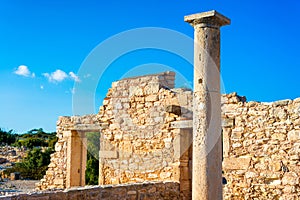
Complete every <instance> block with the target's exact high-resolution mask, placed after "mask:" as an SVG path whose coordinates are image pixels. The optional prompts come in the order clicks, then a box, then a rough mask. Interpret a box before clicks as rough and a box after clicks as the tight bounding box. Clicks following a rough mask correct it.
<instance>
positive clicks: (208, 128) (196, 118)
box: [184, 10, 230, 200]
mask: <svg viewBox="0 0 300 200" xmlns="http://www.w3.org/2000/svg"><path fill="white" fill-rule="evenodd" d="M184 20H185V21H186V22H188V23H190V24H191V25H192V26H193V27H194V29H195V32H194V99H193V106H194V107H193V174H192V199H193V200H208V199H209V200H219V199H222V143H221V96H220V27H221V26H223V25H228V24H230V20H229V19H228V18H226V17H225V16H223V15H221V14H219V13H218V12H216V11H214V10H213V11H208V12H203V13H199V14H193V15H189V16H185V18H184Z"/></svg>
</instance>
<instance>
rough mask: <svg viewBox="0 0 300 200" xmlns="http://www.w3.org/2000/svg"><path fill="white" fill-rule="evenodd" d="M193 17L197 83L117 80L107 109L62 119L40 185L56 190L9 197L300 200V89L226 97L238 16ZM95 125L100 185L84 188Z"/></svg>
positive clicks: (160, 77)
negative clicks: (229, 29) (266, 99)
mask: <svg viewBox="0 0 300 200" xmlns="http://www.w3.org/2000/svg"><path fill="white" fill-rule="evenodd" d="M185 21H186V22H188V23H190V24H191V25H192V26H193V27H194V29H195V51H194V91H193V92H192V91H191V90H187V89H174V80H175V73H174V72H164V73H160V74H154V75H148V76H141V77H135V78H129V79H123V80H120V81H117V82H114V83H113V84H112V88H111V89H109V91H108V93H107V96H106V98H105V99H104V101H103V105H102V106H101V107H100V110H99V113H97V114H95V115H86V116H72V117H60V118H59V120H58V123H57V136H58V142H57V143H56V146H55V151H56V152H55V153H54V154H52V155H51V163H50V165H49V168H48V171H47V172H46V175H45V176H44V178H43V179H42V180H41V181H40V183H39V184H38V185H37V187H38V189H40V190H54V191H46V192H42V193H37V194H32V195H30V194H24V195H20V196H17V197H16V196H14V197H8V198H9V199H35V200H36V199H80V200H82V199H90V200H94V199H103V200H108V199H110V200H111V199H170V200H175V199H194V200H206V199H212V200H215V199H223V198H224V199H279V200H293V199H295V200H296V199H299V196H300V185H299V175H300V157H299V154H300V98H297V99H295V100H283V101H277V102H273V103H259V102H247V101H246V98H245V97H241V96H238V95H237V94H236V93H232V94H227V95H223V96H222V98H221V96H220V90H219V89H220V84H219V83H220V79H219V78H220V77H219V76H220V74H219V70H220V27H221V26H223V25H228V24H230V20H229V19H228V18H226V17H225V16H223V15H221V14H219V13H218V12H216V11H209V12H204V13H200V14H194V15H190V16H186V17H185ZM193 105H195V106H193ZM209 120H210V121H209ZM221 123H222V125H221ZM221 131H222V135H218V133H219V132H221ZM90 132H99V133H100V137H99V143H100V145H99V149H100V151H99V184H100V185H99V186H93V187H86V188H77V187H78V186H84V185H85V169H86V160H87V137H86V136H87V134H88V133H90ZM97 140H98V139H97ZM212 141H215V143H212ZM210 147H211V149H210ZM202 151H203V152H202ZM203 153H204V155H205V156H204V157H201V154H203ZM222 155H223V156H222ZM192 165H194V166H192ZM221 171H222V173H221ZM222 176H223V184H224V185H223V186H222ZM74 187H75V188H74ZM66 188H71V189H66ZM72 188H73V189H72ZM56 189H66V190H56ZM6 199H7V198H6Z"/></svg>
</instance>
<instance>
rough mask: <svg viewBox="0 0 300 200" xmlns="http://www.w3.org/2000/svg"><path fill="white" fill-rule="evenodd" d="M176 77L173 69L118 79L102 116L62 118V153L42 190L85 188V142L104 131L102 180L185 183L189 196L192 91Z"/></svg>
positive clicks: (59, 150)
mask: <svg viewBox="0 0 300 200" xmlns="http://www.w3.org/2000/svg"><path fill="white" fill-rule="evenodd" d="M174 80H175V73H173V72H165V73H162V74H155V75H148V76H142V77H135V78H129V79H123V80H120V81H117V82H114V83H112V88H111V89H109V91H108V93H107V96H106V98H105V99H104V101H103V106H101V107H100V110H99V113H98V114H97V115H87V116H82V117H80V116H73V117H60V118H59V120H58V123H57V136H58V138H59V139H58V142H57V144H56V146H55V150H56V152H55V153H54V154H53V155H52V156H51V164H50V165H49V169H48V171H47V173H46V175H45V177H44V178H43V179H42V180H41V182H40V183H39V184H38V189H41V190H45V189H53V188H68V187H71V186H76V185H82V186H83V185H84V184H85V183H84V180H83V179H84V173H83V171H84V170H85V166H83V165H82V162H86V160H85V155H83V154H84V151H86V149H85V150H84V145H82V144H81V142H83V141H84V140H85V137H84V134H85V133H86V132H87V131H92V130H93V131H97V130H98V131H99V132H100V152H99V162H100V164H99V172H100V174H99V184H101V185H102V184H104V185H107V184H123V183H136V182H144V181H177V182H179V181H180V182H182V184H181V187H180V190H181V191H182V192H181V193H182V194H181V195H182V196H186V197H188V196H189V195H190V189H191V184H190V181H191V176H190V169H191V162H190V161H191V149H190V148H189V146H190V144H191V133H192V132H191V131H192V130H191V127H190V126H189V127H187V125H189V124H191V119H192V111H191V110H192V92H191V91H190V90H186V89H173V87H174ZM181 122H182V123H181ZM80 140H81V142H80ZM83 143H84V142H83ZM85 153H86V152H85Z"/></svg>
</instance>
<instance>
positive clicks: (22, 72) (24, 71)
mask: <svg viewBox="0 0 300 200" xmlns="http://www.w3.org/2000/svg"><path fill="white" fill-rule="evenodd" d="M14 73H15V74H17V75H19V76H25V77H32V78H34V77H35V74H34V73H31V72H30V70H29V69H28V67H27V66H25V65H20V66H19V67H18V69H17V70H15V71H14Z"/></svg>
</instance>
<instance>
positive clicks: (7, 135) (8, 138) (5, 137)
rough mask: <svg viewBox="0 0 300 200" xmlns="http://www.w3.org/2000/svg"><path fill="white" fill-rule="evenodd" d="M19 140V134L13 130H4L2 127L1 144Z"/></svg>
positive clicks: (0, 133)
mask: <svg viewBox="0 0 300 200" xmlns="http://www.w3.org/2000/svg"><path fill="white" fill-rule="evenodd" d="M16 140H17V135H16V134H15V133H13V130H9V131H8V132H7V131H4V130H3V129H1V128H0V144H7V145H11V144H13V143H15V142H16Z"/></svg>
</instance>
